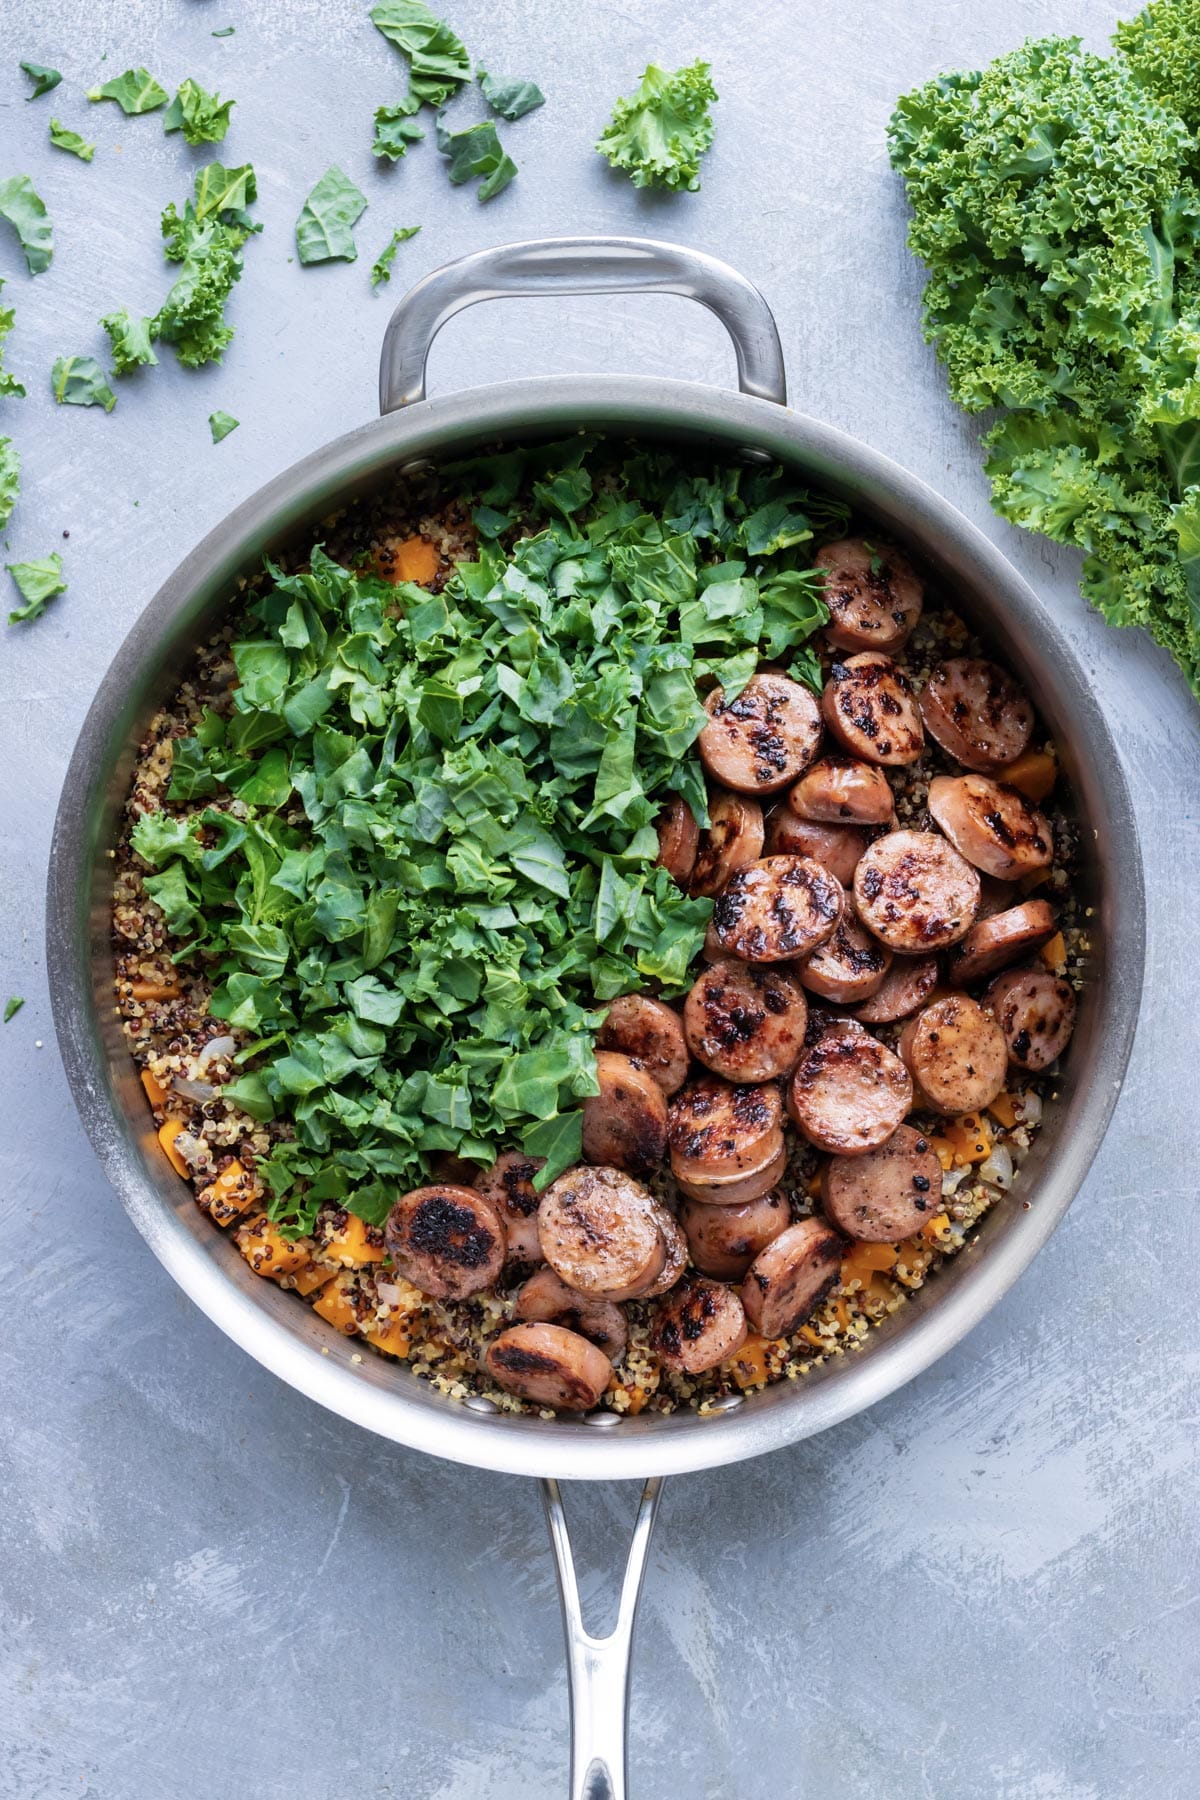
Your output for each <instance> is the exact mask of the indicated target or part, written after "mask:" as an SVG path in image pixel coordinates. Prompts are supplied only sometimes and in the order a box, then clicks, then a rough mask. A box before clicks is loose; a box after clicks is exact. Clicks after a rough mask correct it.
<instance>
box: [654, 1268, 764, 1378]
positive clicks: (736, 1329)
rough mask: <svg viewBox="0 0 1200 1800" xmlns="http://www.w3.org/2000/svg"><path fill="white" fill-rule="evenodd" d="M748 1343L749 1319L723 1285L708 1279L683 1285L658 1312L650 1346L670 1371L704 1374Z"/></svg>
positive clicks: (697, 1279)
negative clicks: (747, 1328)
mask: <svg viewBox="0 0 1200 1800" xmlns="http://www.w3.org/2000/svg"><path fill="white" fill-rule="evenodd" d="M745 1341H746V1314H745V1310H744V1308H743V1306H742V1303H741V1301H740V1300H739V1298H738V1296H737V1295H736V1294H735V1293H734V1291H733V1289H732V1288H729V1287H726V1286H725V1284H724V1283H723V1282H720V1281H709V1280H708V1279H707V1278H706V1277H705V1276H703V1275H697V1276H694V1277H693V1278H692V1279H691V1280H690V1281H685V1282H683V1283H682V1284H681V1285H680V1286H679V1288H677V1289H676V1291H675V1293H674V1294H672V1296H671V1298H670V1299H669V1300H667V1301H666V1302H664V1304H663V1305H662V1306H660V1307H659V1309H658V1316H657V1318H656V1319H655V1321H654V1324H653V1325H652V1326H651V1328H650V1346H651V1348H652V1349H653V1350H654V1351H655V1352H656V1353H657V1355H658V1357H659V1358H660V1360H661V1361H662V1362H664V1363H666V1365H667V1367H668V1368H669V1369H679V1370H680V1371H681V1372H682V1373H683V1374H685V1375H702V1374H703V1373H704V1371H705V1369H715V1368H716V1366H717V1364H718V1363H723V1362H724V1361H725V1359H726V1357H729V1356H732V1355H733V1353H734V1351H735V1350H738V1349H740V1348H741V1346H742V1345H743V1344H744V1343H745Z"/></svg>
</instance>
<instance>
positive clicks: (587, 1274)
mask: <svg viewBox="0 0 1200 1800" xmlns="http://www.w3.org/2000/svg"><path fill="white" fill-rule="evenodd" d="M658 1213H659V1207H658V1202H657V1201H656V1200H655V1199H654V1196H653V1195H652V1194H651V1193H650V1192H649V1190H648V1189H647V1188H644V1187H643V1186H642V1184H641V1182H640V1181H634V1180H633V1178H632V1177H631V1176H629V1175H626V1174H624V1173H623V1171H622V1170H620V1169H590V1168H584V1167H579V1168H575V1169H568V1170H567V1172H566V1174H565V1175H560V1176H559V1178H558V1180H557V1181H552V1182H551V1183H550V1186H549V1187H548V1188H547V1189H546V1191H545V1193H544V1194H543V1195H542V1202H541V1205H540V1206H539V1208H538V1234H539V1236H540V1238H541V1242H542V1255H543V1256H544V1257H545V1259H546V1261H547V1262H548V1263H549V1264H550V1267H551V1268H552V1269H553V1270H555V1272H556V1273H557V1274H559V1275H561V1276H562V1278H563V1280H564V1281H565V1282H566V1284H567V1286H568V1287H571V1288H575V1289H577V1290H578V1292H579V1293H581V1294H588V1295H594V1294H600V1295H602V1296H603V1297H604V1298H606V1299H608V1300H635V1299H637V1297H638V1296H639V1295H640V1294H644V1293H645V1291H646V1289H647V1288H648V1287H651V1286H653V1284H654V1282H655V1281H656V1280H657V1279H658V1277H659V1276H660V1275H661V1274H662V1271H663V1266H664V1264H665V1263H666V1260H667V1256H666V1246H665V1245H664V1243H663V1238H662V1233H661V1231H660V1230H659V1222H658Z"/></svg>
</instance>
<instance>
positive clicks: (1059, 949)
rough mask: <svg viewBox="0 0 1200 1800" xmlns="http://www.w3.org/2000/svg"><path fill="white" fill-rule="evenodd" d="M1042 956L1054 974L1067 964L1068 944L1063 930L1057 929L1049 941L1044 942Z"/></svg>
mask: <svg viewBox="0 0 1200 1800" xmlns="http://www.w3.org/2000/svg"><path fill="white" fill-rule="evenodd" d="M1041 958H1042V961H1043V962H1044V963H1045V965H1046V967H1047V968H1048V969H1050V970H1051V971H1052V972H1053V973H1054V974H1056V975H1057V974H1058V973H1059V971H1060V970H1062V969H1065V968H1066V966H1067V945H1066V940H1065V938H1064V937H1063V934H1062V932H1061V931H1056V932H1055V934H1054V936H1053V937H1052V938H1051V939H1050V941H1049V943H1047V944H1043V945H1042V948H1041Z"/></svg>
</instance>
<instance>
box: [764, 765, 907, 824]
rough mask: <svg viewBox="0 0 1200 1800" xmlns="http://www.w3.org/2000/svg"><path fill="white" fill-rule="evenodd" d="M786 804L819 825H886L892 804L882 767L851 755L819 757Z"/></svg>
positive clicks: (889, 786) (892, 798) (800, 780)
mask: <svg viewBox="0 0 1200 1800" xmlns="http://www.w3.org/2000/svg"><path fill="white" fill-rule="evenodd" d="M787 803H788V805H789V806H790V807H791V809H792V811H793V812H794V813H796V814H798V815H799V817H800V818H802V819H815V820H816V821H817V823H818V824H822V825H886V824H887V822H888V820H889V819H890V818H891V816H892V813H893V812H894V811H895V806H896V801H895V796H894V795H893V793H892V789H891V785H890V783H889V782H888V778H887V776H886V775H885V774H884V772H883V770H882V769H879V768H876V766H875V765H874V764H873V763H868V762H859V760H858V759H857V757H853V756H823V757H822V758H821V760H820V762H815V763H814V764H813V766H812V768H811V769H809V770H808V771H807V773H806V774H804V775H802V776H801V777H800V779H799V781H798V782H797V783H796V785H795V787H794V788H793V789H792V791H791V793H790V794H789V795H788V798H787Z"/></svg>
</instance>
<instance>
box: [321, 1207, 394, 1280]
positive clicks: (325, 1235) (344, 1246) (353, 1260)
mask: <svg viewBox="0 0 1200 1800" xmlns="http://www.w3.org/2000/svg"><path fill="white" fill-rule="evenodd" d="M317 1235H318V1237H319V1238H320V1241H321V1252H322V1254H323V1255H324V1256H326V1257H328V1259H329V1261H330V1262H335V1263H340V1264H341V1266H342V1267H343V1268H344V1269H357V1268H361V1267H363V1265H364V1264H366V1263H377V1262H382V1261H383V1259H384V1257H385V1256H386V1254H387V1252H386V1250H385V1249H384V1244H383V1233H382V1232H381V1231H376V1230H375V1228H374V1226H372V1225H367V1224H366V1223H364V1221H363V1220H362V1219H360V1218H358V1217H357V1216H356V1215H355V1214H354V1213H347V1214H346V1215H345V1222H344V1223H343V1224H341V1225H338V1226H337V1227H335V1228H330V1229H329V1230H327V1231H325V1230H319V1231H318V1233H317Z"/></svg>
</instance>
